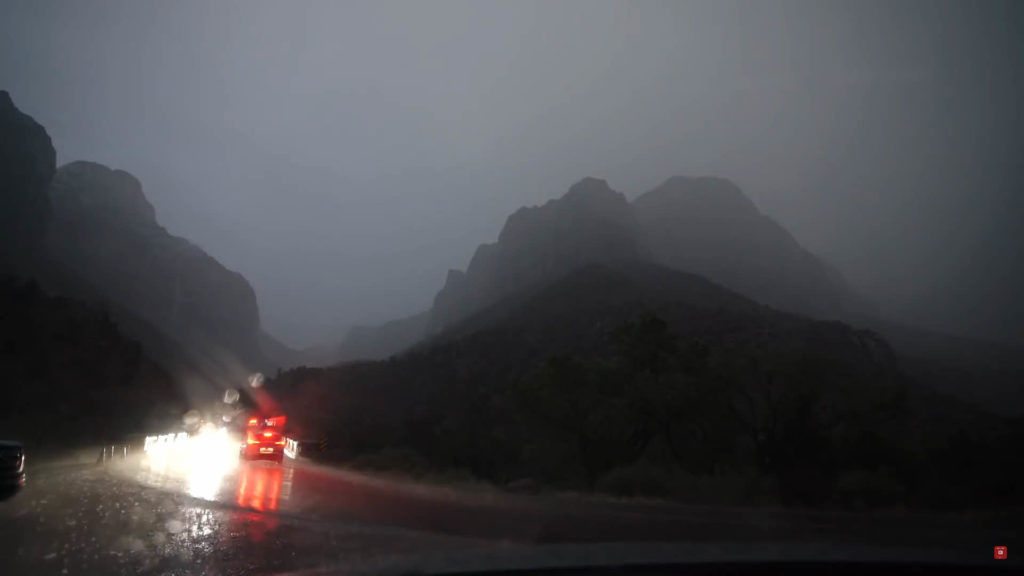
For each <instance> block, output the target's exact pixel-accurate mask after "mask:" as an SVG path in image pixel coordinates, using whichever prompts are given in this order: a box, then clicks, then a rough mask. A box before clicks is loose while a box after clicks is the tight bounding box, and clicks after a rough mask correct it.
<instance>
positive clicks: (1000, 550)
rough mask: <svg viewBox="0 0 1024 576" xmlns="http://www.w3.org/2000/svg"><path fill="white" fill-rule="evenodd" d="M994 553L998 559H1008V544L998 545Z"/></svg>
mask: <svg viewBox="0 0 1024 576" xmlns="http://www.w3.org/2000/svg"><path fill="white" fill-rule="evenodd" d="M992 554H993V556H994V557H995V559H996V560H1006V546H996V547H995V550H994V551H993V553H992Z"/></svg>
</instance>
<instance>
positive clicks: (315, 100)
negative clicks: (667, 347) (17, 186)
mask: <svg viewBox="0 0 1024 576" xmlns="http://www.w3.org/2000/svg"><path fill="white" fill-rule="evenodd" d="M1022 30H1024V2H1015V1H1009V2H994V1H984V2H957V3H950V2H937V1H925V2H916V1H915V2H911V1H901V2H889V1H884V2H875V1H862V0H857V1H849V2H825V1H817V0H812V1H807V2H781V3H780V2H770V1H767V0H765V1H751V2H740V3H737V2H730V1H714V2H682V1H673V2H653V1H645V2H631V3H625V2H603V1H598V0H586V1H580V2H572V1H560V2H525V1H518V0H517V1H514V2H513V1H508V2H486V1H478V2H461V3H452V2H437V1H430V2H407V3H406V2H401V3H392V2H367V3H354V2H347V1H346V2H334V1H331V2H253V1H244V2H243V1H236V2H227V1H218V2H206V1H203V2H177V1H176V2H157V1H135V0H133V1H125V2H96V1H68V2H50V1H45V0H28V1H16V0H4V1H3V3H2V5H0V85H2V87H3V88H5V89H7V90H9V91H10V92H11V95H12V97H13V98H14V100H15V103H16V104H17V105H18V106H20V107H21V108H22V109H23V110H25V111H26V112H28V113H29V114H31V115H33V116H34V117H35V118H36V119H37V120H38V121H39V122H41V123H42V124H43V125H45V126H46V127H47V129H48V130H49V133H50V135H51V136H52V137H53V140H54V144H55V146H56V147H57V151H58V160H59V162H61V163H63V162H68V161H72V160H77V159H87V160H95V161H99V162H103V163H105V164H108V165H110V166H113V167H118V168H123V169H126V170H128V171H130V172H132V173H134V174H136V175H137V176H138V177H139V178H140V179H141V180H142V182H143V186H144V189H145V192H146V194H147V196H148V197H149V198H150V200H151V202H152V203H153V204H154V205H155V206H156V208H157V216H158V218H159V220H160V221H161V223H162V224H164V225H165V226H166V227H167V228H168V229H169V230H170V231H171V232H172V233H175V234H178V235H182V236H185V237H187V238H189V239H190V240H192V241H194V242H195V243H197V244H199V245H200V246H202V247H203V248H204V249H206V250H207V251H208V252H209V253H210V254H212V255H213V256H214V257H216V258H218V259H219V260H220V261H221V262H223V263H224V264H225V265H227V266H228V267H230V268H233V269H236V270H239V271H241V272H242V273H243V274H245V276H246V277H248V278H249V280H250V281H251V282H252V283H253V285H254V287H255V289H256V292H257V295H258V297H259V301H260V307H261V316H262V319H263V324H264V326H265V327H266V328H267V329H268V330H269V331H270V332H271V333H273V334H275V335H277V336H278V337H280V338H281V339H282V340H283V341H285V342H286V343H288V344H291V345H294V346H304V345H309V344H314V343H320V342H325V341H337V340H338V339H339V338H340V337H341V334H342V333H343V331H344V330H345V329H346V328H347V327H348V326H350V325H351V324H353V323H368V322H377V321H383V320H388V319H391V318H395V317H398V316H402V315H406V314H410V313H414V312H418V311H420V310H423V309H425V308H427V307H428V306H429V303H430V301H431V299H432V298H433V295H434V293H435V292H436V291H437V290H438V289H439V288H440V286H441V284H442V282H443V279H444V275H445V272H446V270H447V269H448V268H463V267H465V265H466V263H467V262H468V259H469V256H470V255H471V254H472V252H473V250H474V248H475V246H476V245H477V244H478V243H480V242H483V241H491V240H493V239H494V238H495V237H496V235H497V233H498V230H499V228H500V226H501V224H502V222H503V221H504V218H505V216H506V215H507V214H509V213H510V212H511V211H513V210H514V209H516V208H517V207H519V206H521V205H524V204H535V203H539V202H542V201H544V200H546V199H547V198H550V197H554V196H558V195H560V194H562V193H563V192H564V191H565V190H566V189H567V188H568V187H569V185H571V184H572V183H573V182H574V181H576V180H578V179H579V178H581V177H583V176H588V175H589V176H596V177H601V178H605V179H607V180H608V181H609V183H610V184H611V185H612V187H613V188H616V189H618V190H621V191H623V192H625V193H626V194H628V195H629V196H631V197H633V196H636V195H638V194H640V193H642V192H643V191H645V190H646V189H649V188H651V187H653V186H655V185H656V184H658V183H659V182H660V181H662V180H664V179H665V178H667V177H668V176H670V175H673V174H685V175H704V174H713V175H720V176H725V177H729V178H732V179H733V180H735V181H736V182H737V183H738V184H740V186H741V187H742V188H744V189H745V191H746V192H747V193H748V194H749V195H750V197H751V198H752V199H753V200H754V201H755V202H756V203H757V204H758V206H759V207H760V208H761V209H762V210H763V211H764V212H766V213H768V214H770V215H771V216H773V217H775V218H777V219H778V220H779V221H780V222H781V223H783V225H785V226H786V227H788V228H789V230H790V231H791V232H792V233H793V234H794V235H795V236H796V238H797V239H798V240H799V241H800V242H801V243H803V244H804V245H805V246H806V247H807V248H809V249H810V250H812V251H814V252H816V253H818V254H820V255H823V256H824V257H826V258H827V259H829V260H830V261H831V262H832V263H834V264H835V265H836V266H837V267H839V268H840V269H841V270H842V271H843V272H844V273H845V274H846V275H847V277H848V278H849V280H850V281H851V283H852V284H853V285H854V286H855V287H856V288H858V289H860V290H862V291H863V292H864V293H866V294H867V295H868V296H870V297H871V298H873V299H874V300H875V301H876V302H878V303H879V305H880V306H881V308H882V310H883V311H885V312H886V313H888V314H891V315H893V316H895V317H898V318H902V319H904V320H907V321H912V322H918V323H921V324H927V325H931V326H937V327H941V328H945V329H947V330H953V331H960V332H965V333H974V334H987V335H990V336H995V337H1002V338H1012V339H1016V340H1021V341H1024V313H1022V311H1024V305H1022V304H1021V303H1020V299H1021V296H1022V293H1024V268H1022V266H1021V264H1022V263H1024V249H1022V247H1024V237H1022V235H1024V233H1022V230H1024V201H1022V194H1021V192H1024V165H1022V164H1024V150H1022V148H1024V147H1022V144H1021V142H1022V135H1024V109H1022V104H1021V103H1022V102H1024V65H1022V55H1024V33H1022Z"/></svg>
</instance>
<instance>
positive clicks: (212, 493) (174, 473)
mask: <svg viewBox="0 0 1024 576" xmlns="http://www.w3.org/2000/svg"><path fill="white" fill-rule="evenodd" d="M294 474H295V470H294V468H293V463H292V462H290V461H286V462H285V463H284V464H275V463H272V462H263V461H253V462H247V461H240V460H239V459H238V456H237V447H236V448H234V450H233V452H232V451H228V450H213V451H198V452H189V451H186V450H181V451H175V452H167V453H159V454H147V455H146V456H145V457H143V458H142V460H141V461H140V462H139V466H138V468H137V472H136V473H135V474H134V476H135V477H136V478H137V479H138V480H139V481H140V482H141V483H143V484H145V485H148V486H152V487H154V488H160V489H163V490H173V491H176V492H183V493H185V494H188V495H189V496H192V497H195V498H201V499H203V500H211V501H219V502H223V503H226V504H227V503H233V504H237V505H238V506H239V507H242V508H246V509H249V510H255V511H257V512H271V511H275V510H277V509H278V508H279V507H280V506H281V505H282V503H283V502H286V501H288V500H289V498H291V495H292V482H293V478H294Z"/></svg>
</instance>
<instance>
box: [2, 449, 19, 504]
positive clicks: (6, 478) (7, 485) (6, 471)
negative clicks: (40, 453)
mask: <svg viewBox="0 0 1024 576" xmlns="http://www.w3.org/2000/svg"><path fill="white" fill-rule="evenodd" d="M24 486H25V447H24V446H22V445H21V443H20V442H15V441H13V440H0V491H2V493H3V494H4V495H10V494H13V493H15V492H17V491H18V490H20V489H21V488H23V487H24Z"/></svg>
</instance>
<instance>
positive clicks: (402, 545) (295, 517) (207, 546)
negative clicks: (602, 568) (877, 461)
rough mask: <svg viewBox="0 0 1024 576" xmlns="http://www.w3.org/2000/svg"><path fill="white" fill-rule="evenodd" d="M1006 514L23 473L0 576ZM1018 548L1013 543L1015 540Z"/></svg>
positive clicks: (226, 468) (849, 528) (346, 559)
mask: <svg viewBox="0 0 1024 576" xmlns="http://www.w3.org/2000/svg"><path fill="white" fill-rule="evenodd" d="M1016 538H1017V531H1016V530H1015V526H1014V525H1013V523H1012V521H1011V522H1010V523H1007V522H1006V521H1005V520H1004V521H1001V522H1000V523H999V524H998V525H997V526H992V525H991V523H990V522H989V521H986V523H984V524H983V523H981V522H980V521H978V520H975V519H971V518H966V517H964V516H962V515H956V516H949V515H944V516H937V515H932V516H923V515H913V514H906V513H888V514H875V515H870V516H869V515H860V514H844V513H836V512H831V513H816V512H793V511H771V510H754V509H726V508H713V507H695V506H675V505H665V504H657V503H643V502H635V501H609V500H598V499H593V498H583V497H579V496H571V495H542V496H526V495H512V494H506V493H502V492H500V491H497V490H495V489H492V488H486V487H481V488H468V489H467V488H461V489H454V488H444V487H437V486H424V485H418V484H414V483H409V482H401V481H394V480H387V479H381V478H377V477H372V476H366V475H363V474H358V473H354V472H349V471H345V470H338V469H332V468H328V467H323V466H317V465H312V464H309V463H304V462H295V461H285V463H283V464H281V465H278V464H273V463H269V462H237V463H236V462H234V461H230V462H225V463H224V465H223V466H222V465H214V464H211V465H209V466H201V467H193V468H191V469H188V470H187V471H181V470H176V469H174V468H173V467H170V468H168V467H161V466H153V465H151V464H147V463H144V462H142V461H141V460H140V459H129V460H128V461H127V462H115V463H111V464H107V465H94V464H63V465H50V466H42V467H38V468H36V469H30V476H29V483H28V485H27V487H26V488H25V489H24V490H23V491H22V492H21V493H20V494H18V495H16V496H15V497H13V498H10V499H8V500H6V501H4V502H0V574H4V575H7V574H11V575H19V574H31V575H42V574H265V573H274V572H283V571H292V570H301V569H306V568H311V567H323V566H342V567H344V566H359V565H363V564H365V563H367V562H369V561H376V560H379V559H382V558H398V557H416V556H418V555H425V554H436V553H438V552H445V551H452V552H455V551H458V552H462V551H470V552H481V551H483V552H486V551H487V550H498V549H501V550H503V551H505V552H508V551H509V550H513V551H514V550H515V549H516V548H517V547H529V546H537V545H547V544H552V543H565V542H611V541H614V542H639V541H665V540H673V541H680V542H684V541H685V542H700V541H711V542H716V541H741V542H742V541H753V540H757V541H771V540H774V539H786V540H797V541H801V540H806V541H808V542H811V541H813V542H823V541H824V542H850V543H870V544H883V545H910V546H923V547H928V548H941V549H946V550H948V549H957V550H962V551H964V552H965V553H967V554H972V555H973V554H975V553H977V554H991V550H992V546H993V545H996V544H999V545H1009V546H1010V547H1011V550H1012V549H1014V546H1015V545H1016V542H1015V539H1016ZM1016 549H1020V548H1019V547H1017V548H1016Z"/></svg>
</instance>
